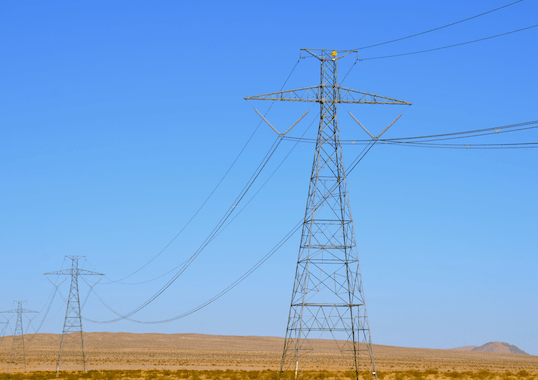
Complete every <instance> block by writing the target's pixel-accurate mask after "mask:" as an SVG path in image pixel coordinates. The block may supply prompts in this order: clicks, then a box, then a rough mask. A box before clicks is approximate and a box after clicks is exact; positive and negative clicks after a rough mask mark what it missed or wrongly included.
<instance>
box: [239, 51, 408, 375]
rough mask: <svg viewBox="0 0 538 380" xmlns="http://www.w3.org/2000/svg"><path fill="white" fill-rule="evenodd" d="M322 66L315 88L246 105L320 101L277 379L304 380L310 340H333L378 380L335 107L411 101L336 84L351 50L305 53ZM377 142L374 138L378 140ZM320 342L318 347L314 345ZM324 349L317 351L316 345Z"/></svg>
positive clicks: (345, 359)
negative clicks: (339, 66) (340, 64)
mask: <svg viewBox="0 0 538 380" xmlns="http://www.w3.org/2000/svg"><path fill="white" fill-rule="evenodd" d="M303 51H306V52H307V53H309V54H311V55H312V56H314V57H315V58H317V59H318V60H319V61H320V63H321V72H320V74H321V75H320V78H321V83H320V84H319V85H318V86H312V87H306V88H300V89H296V90H288V91H280V92H276V93H270V94H264V95H258V96H252V97H248V98H245V99H249V100H272V101H299V102H317V103H319V104H320V119H319V128H318V133H317V141H316V148H315V155H314V162H313V165H312V172H311V175H310V187H309V190H308V198H307V204H306V212H305V217H304V224H303V228H302V236H301V244H300V248H299V258H298V260H297V270H296V274H295V283H294V286H293V292H292V299H291V305H290V313H289V318H288V325H287V329H286V340H285V344H284V351H283V355H282V362H281V367H280V378H283V377H290V376H291V375H292V374H290V375H286V372H287V371H292V372H293V377H294V378H295V379H299V378H300V377H301V374H302V371H303V370H304V369H305V368H307V365H308V362H309V359H310V358H311V357H312V355H313V354H314V355H315V353H316V351H315V349H316V346H317V345H316V343H315V342H313V339H316V338H330V339H332V340H333V341H334V342H335V344H336V346H337V347H338V351H339V352H340V353H341V362H339V363H338V364H344V365H345V367H346V369H350V370H352V371H353V372H354V373H355V378H356V379H357V380H358V379H359V371H365V370H366V371H368V372H369V373H370V374H371V375H372V377H373V378H374V379H377V374H376V371H375V361H374V354H373V351H372V344H371V337H370V328H369V325H368V317H367V314H366V306H365V301H364V292H363V287H362V279H361V273H360V268H359V258H358V253H357V246H356V240H355V231H354V227H353V218H352V214H351V206H350V202H349V193H348V188H347V179H346V171H345V167H344V160H343V155H342V146H341V143H340V131H339V128H338V121H337V105H338V103H348V104H398V105H408V104H410V103H407V102H403V101H400V100H396V99H391V98H386V97H383V96H378V95H375V94H370V93H366V92H362V91H358V90H354V89H351V88H346V87H342V86H340V85H338V80H337V79H338V77H337V73H338V71H337V63H338V60H339V59H340V58H343V57H345V56H346V55H348V54H350V53H353V52H354V51H349V50H348V51H342V50H336V51H334V50H313V49H303ZM374 139H375V138H374ZM317 344H318V345H319V342H318V343H317ZM318 347H319V346H318Z"/></svg>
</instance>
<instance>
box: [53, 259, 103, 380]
mask: <svg viewBox="0 0 538 380" xmlns="http://www.w3.org/2000/svg"><path fill="white" fill-rule="evenodd" d="M66 258H68V259H70V260H71V268H70V269H64V270H59V271H56V272H49V273H45V276H71V287H70V289H69V296H68V297H67V308H66V311H65V320H64V327H63V330H62V339H61V341H60V350H59V352H58V361H57V363H56V377H58V374H59V372H60V365H61V364H62V361H63V362H66V363H67V362H74V363H73V364H76V363H77V362H80V363H82V367H83V370H84V371H86V351H85V349H84V334H83V331H82V312H81V307H80V295H79V288H78V278H79V276H104V274H102V273H98V272H92V271H89V270H86V269H81V268H79V267H78V261H79V260H80V259H82V258H84V256H66Z"/></svg>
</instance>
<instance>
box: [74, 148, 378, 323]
mask: <svg viewBox="0 0 538 380" xmlns="http://www.w3.org/2000/svg"><path fill="white" fill-rule="evenodd" d="M375 143H376V141H371V143H370V144H369V145H368V146H366V147H365V148H364V149H363V150H362V151H361V153H359V155H358V156H357V157H356V158H355V159H354V160H353V162H352V163H351V165H350V169H349V170H348V172H347V173H348V174H350V173H351V172H352V171H353V169H355V167H356V166H357V165H358V164H359V163H360V162H361V161H362V159H363V158H364V157H365V156H366V154H367V153H368V152H369V151H370V149H372V147H373V146H374V145H375ZM337 187H338V184H335V185H334V186H333V187H332V188H331V189H330V191H329V192H328V193H327V194H326V195H325V196H324V197H323V199H322V201H321V203H320V204H322V203H323V202H325V201H326V200H327V199H328V198H329V197H330V195H331V194H332V193H333V192H334V191H335V190H336V189H337ZM303 221H304V219H303V218H301V220H300V221H299V222H298V223H297V224H296V225H295V226H294V227H293V228H292V229H291V230H290V231H289V232H288V233H287V234H286V235H285V236H284V238H282V239H281V240H280V241H279V242H278V243H277V244H276V245H275V247H273V249H272V250H270V251H269V253H267V254H266V255H265V256H263V257H262V259H260V260H259V261H258V262H257V263H256V264H255V265H254V266H252V267H251V268H250V269H249V270H248V271H247V272H245V273H244V274H243V275H242V276H241V277H239V278H238V279H237V280H235V281H234V282H233V283H232V284H230V285H229V286H228V287H227V288H225V289H224V290H222V291H221V292H219V293H218V294H217V295H215V296H213V297H212V298H210V299H209V300H207V301H205V302H204V303H202V304H200V305H198V306H197V307H195V308H193V309H191V310H189V311H187V312H185V313H182V314H180V315H177V316H174V317H171V318H167V319H164V320H160V321H139V320H136V319H132V318H129V315H127V316H126V315H122V314H121V313H119V312H117V311H116V310H114V309H113V308H112V307H111V306H109V305H108V304H107V303H106V302H105V301H104V300H103V299H102V297H100V296H99V295H98V294H97V293H96V292H95V290H94V289H93V288H92V290H91V291H92V292H93V293H94V294H95V295H96V297H97V298H98V299H99V301H101V303H103V305H104V306H105V307H106V308H107V309H109V310H110V311H111V312H113V313H114V314H116V315H118V316H119V318H116V319H112V320H108V321H97V320H93V319H89V318H87V317H83V318H84V319H85V320H87V321H89V322H92V323H98V324H108V323H114V322H118V321H121V320H124V319H125V320H129V321H131V322H136V323H141V324H159V323H168V322H172V321H175V320H178V319H180V318H184V317H186V316H188V315H190V314H193V313H195V312H196V311H199V310H201V309H203V308H204V307H206V306H208V305H210V304H211V303H213V302H214V301H216V300H217V299H219V298H220V297H222V296H223V295H225V294H226V293H228V292H229V291H230V290H232V289H233V288H235V287H236V286H237V285H239V284H240V283H241V282H243V281H244V280H245V279H246V278H247V277H248V276H250V274H252V273H253V272H254V271H255V270H256V269H258V268H259V267H260V266H261V265H262V264H263V263H265V262H266V261H267V259H269V258H270V257H271V256H272V255H273V254H274V253H276V252H277V251H278V249H280V247H282V245H284V243H286V242H287V241H288V240H289V239H290V238H291V237H292V236H293V235H294V234H295V233H296V232H297V231H298V230H299V228H300V227H301V225H302V223H303ZM131 315H132V314H131Z"/></svg>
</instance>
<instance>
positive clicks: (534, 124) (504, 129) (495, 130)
mask: <svg viewBox="0 0 538 380" xmlns="http://www.w3.org/2000/svg"><path fill="white" fill-rule="evenodd" d="M536 128H538V120H534V121H527V122H524V123H517V124H509V125H503V126H498V127H489V128H483V129H474V130H469V131H460V132H451V133H443V134H437V135H425V136H411V137H396V138H392V139H379V140H377V141H379V143H381V144H387V143H392V142H400V141H401V142H403V141H409V140H411V141H412V140H419V139H420V140H422V142H431V141H443V140H454V139H461V138H472V137H480V136H487V135H497V134H501V133H510V132H518V131H523V130H528V129H536ZM285 140H290V141H302V142H307V143H315V142H316V140H315V139H311V138H303V137H292V136H287V137H285ZM370 141H371V140H363V139H355V140H342V141H341V143H342V144H345V145H349V144H351V145H354V144H359V145H362V144H367V143H369V142H370Z"/></svg>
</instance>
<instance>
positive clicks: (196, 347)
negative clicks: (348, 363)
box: [0, 333, 538, 374]
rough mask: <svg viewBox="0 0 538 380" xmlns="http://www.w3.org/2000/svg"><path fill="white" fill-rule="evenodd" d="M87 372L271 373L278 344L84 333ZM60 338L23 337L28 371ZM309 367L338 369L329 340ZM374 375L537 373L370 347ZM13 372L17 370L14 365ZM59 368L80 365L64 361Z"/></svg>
mask: <svg viewBox="0 0 538 380" xmlns="http://www.w3.org/2000/svg"><path fill="white" fill-rule="evenodd" d="M84 339H85V346H86V354H87V361H88V369H90V370H91V369H93V370H112V369H117V370H120V369H121V370H133V369H143V370H151V369H159V370H163V369H169V370H178V369H196V370H226V369H233V370H239V369H241V370H265V369H270V370H277V369H278V368H279V364H280V358H281V355H282V348H283V344H284V340H283V339H282V338H275V337H257V336H246V337H241V336H217V335H200V334H130V333H87V334H84ZM11 342H12V340H11V337H4V338H2V339H0V372H6V371H7V369H8V364H9V360H10V352H11ZM59 345H60V336H59V335H54V334H37V335H28V336H26V354H27V362H28V370H29V371H52V370H55V368H56V360H57V355H58V348H59ZM315 350H316V352H318V354H316V355H315V356H313V360H312V361H311V366H310V368H311V369H315V370H338V369H339V357H340V354H339V353H337V352H335V351H334V348H333V345H332V342H331V341H323V340H320V341H316V342H315ZM374 353H375V359H376V363H377V369H378V371H386V372H393V371H407V370H419V371H424V370H428V369H436V370H439V371H440V372H447V371H459V372H462V371H472V372H477V371H480V370H488V371H492V372H505V371H511V372H514V373H516V372H519V371H528V372H530V373H531V374H538V356H531V355H515V354H504V353H503V354H499V353H488V352H470V351H459V350H434V349H420V348H405V347H393V346H381V345H374ZM14 367H15V370H21V369H22V367H21V366H20V365H15V366H14ZM63 368H64V369H65V370H78V369H80V365H77V366H74V365H69V363H67V364H66V365H65V366H63Z"/></svg>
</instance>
